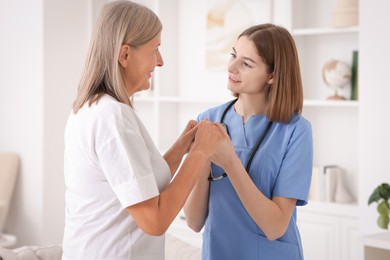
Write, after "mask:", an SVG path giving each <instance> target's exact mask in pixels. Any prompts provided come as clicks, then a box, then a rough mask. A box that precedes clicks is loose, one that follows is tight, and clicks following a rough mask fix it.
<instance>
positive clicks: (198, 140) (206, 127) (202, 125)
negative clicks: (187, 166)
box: [191, 119, 224, 158]
mask: <svg viewBox="0 0 390 260" xmlns="http://www.w3.org/2000/svg"><path fill="white" fill-rule="evenodd" d="M197 128H198V130H197V132H196V135H195V141H194V143H193V145H192V149H191V150H192V151H197V150H199V151H201V152H203V153H204V154H205V155H206V156H207V158H211V157H212V156H214V154H215V153H216V151H217V150H218V147H219V146H220V145H221V143H222V142H223V140H224V133H223V131H224V130H223V129H222V130H221V128H220V127H219V126H218V124H216V123H213V122H210V121H208V120H207V119H204V120H202V121H200V122H199V123H198V125H197Z"/></svg>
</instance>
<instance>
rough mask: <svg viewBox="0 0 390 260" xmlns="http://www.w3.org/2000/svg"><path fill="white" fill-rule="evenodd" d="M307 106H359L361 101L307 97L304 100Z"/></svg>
mask: <svg viewBox="0 0 390 260" xmlns="http://www.w3.org/2000/svg"><path fill="white" fill-rule="evenodd" d="M303 105H304V106H305V107H337V108H342V107H356V108H357V107H358V106H359V101H356V100H315V99H305V100H304V101H303Z"/></svg>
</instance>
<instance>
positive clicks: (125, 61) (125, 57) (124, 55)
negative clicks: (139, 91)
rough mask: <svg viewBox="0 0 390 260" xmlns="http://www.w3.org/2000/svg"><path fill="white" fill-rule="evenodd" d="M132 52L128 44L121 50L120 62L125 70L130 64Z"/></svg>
mask: <svg viewBox="0 0 390 260" xmlns="http://www.w3.org/2000/svg"><path fill="white" fill-rule="evenodd" d="M131 51H132V49H131V47H130V46H129V45H127V44H124V45H122V46H121V48H120V50H119V57H118V61H119V64H120V65H121V66H122V67H124V68H126V67H127V66H129V64H130V55H131Z"/></svg>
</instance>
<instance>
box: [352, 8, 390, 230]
mask: <svg viewBox="0 0 390 260" xmlns="http://www.w3.org/2000/svg"><path fill="white" fill-rule="evenodd" d="M389 10H390V2H389V1H388V0H378V1H374V2H373V1H371V0H360V12H361V15H360V24H361V26H360V53H359V56H360V57H359V59H360V60H359V66H360V67H359V88H360V89H359V100H360V111H359V117H360V123H359V130H360V133H359V136H360V138H359V139H360V140H359V145H360V148H359V154H360V155H359V176H360V178H359V181H360V183H359V193H360V198H359V201H360V212H361V216H362V218H361V227H362V231H363V233H365V234H367V233H374V232H380V231H383V230H380V229H379V228H378V227H377V225H376V219H377V217H378V213H377V211H376V205H374V204H372V205H371V206H367V201H368V198H369V196H370V194H371V193H372V191H373V190H374V188H376V187H377V186H378V185H379V184H381V183H382V182H388V183H390V167H389V166H390V153H389V149H390V148H389V147H390V119H389V118H390V117H389V112H390V102H389V97H390V80H389V73H390V66H389V61H390V48H389V46H390V33H389V32H390V31H389V24H390V16H389V13H388V11H389Z"/></svg>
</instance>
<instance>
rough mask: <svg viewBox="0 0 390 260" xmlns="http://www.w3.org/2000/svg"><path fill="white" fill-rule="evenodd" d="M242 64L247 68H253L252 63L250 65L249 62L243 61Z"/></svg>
mask: <svg viewBox="0 0 390 260" xmlns="http://www.w3.org/2000/svg"><path fill="white" fill-rule="evenodd" d="M243 65H244V66H245V67H248V68H253V66H252V65H250V64H249V63H247V62H244V63H243Z"/></svg>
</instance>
